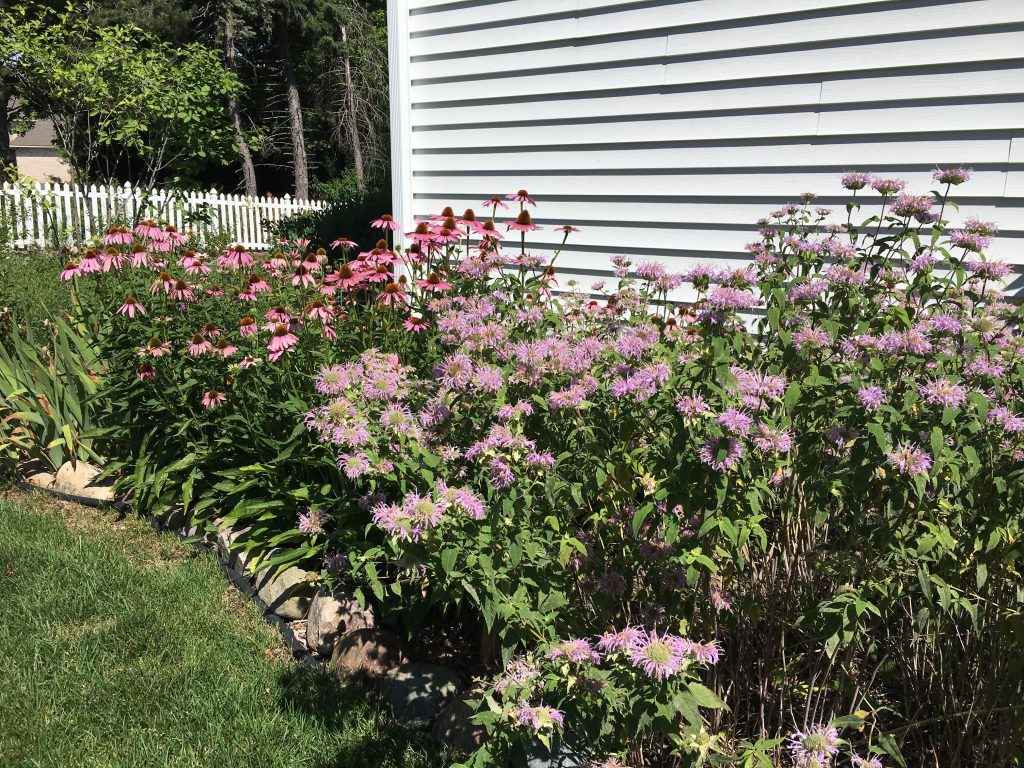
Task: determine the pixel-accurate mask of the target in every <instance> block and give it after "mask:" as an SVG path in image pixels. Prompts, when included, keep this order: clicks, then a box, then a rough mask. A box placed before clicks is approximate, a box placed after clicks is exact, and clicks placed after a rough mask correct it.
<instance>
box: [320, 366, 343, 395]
mask: <svg viewBox="0 0 1024 768" xmlns="http://www.w3.org/2000/svg"><path fill="white" fill-rule="evenodd" d="M348 384H349V373H348V370H347V369H346V367H345V366H342V365H332V366H331V367H330V368H324V369H323V370H321V371H320V373H319V375H318V376H317V377H316V391H317V392H319V393H321V394H325V395H337V394H339V393H341V392H342V391H344V389H345V388H346V387H347V386H348Z"/></svg>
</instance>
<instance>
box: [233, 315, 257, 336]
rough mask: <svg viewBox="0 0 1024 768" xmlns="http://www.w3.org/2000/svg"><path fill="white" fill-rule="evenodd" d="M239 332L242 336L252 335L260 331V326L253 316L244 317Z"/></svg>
mask: <svg viewBox="0 0 1024 768" xmlns="http://www.w3.org/2000/svg"><path fill="white" fill-rule="evenodd" d="M238 330H239V333H241V334H242V336H252V335H254V334H257V333H259V332H260V329H259V326H257V325H256V321H255V320H253V319H252V318H251V317H243V318H242V319H241V320H240V321H239V329H238Z"/></svg>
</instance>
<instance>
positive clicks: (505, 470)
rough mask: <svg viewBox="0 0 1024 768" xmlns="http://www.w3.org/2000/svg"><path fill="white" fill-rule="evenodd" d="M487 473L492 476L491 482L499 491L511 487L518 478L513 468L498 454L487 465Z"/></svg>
mask: <svg viewBox="0 0 1024 768" xmlns="http://www.w3.org/2000/svg"><path fill="white" fill-rule="evenodd" d="M487 474H488V476H489V477H490V478H491V483H493V485H494V487H495V488H497V489H498V490H499V491H503V490H505V489H507V488H511V487H512V483H514V482H515V480H516V476H515V475H514V474H513V472H512V468H511V467H510V466H509V465H508V464H507V463H506V462H504V461H503V460H502V459H499V458H498V457H497V456H495V457H494V458H492V459H491V463H490V464H489V465H488V466H487Z"/></svg>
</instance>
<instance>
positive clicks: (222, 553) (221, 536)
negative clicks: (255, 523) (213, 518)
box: [217, 526, 252, 568]
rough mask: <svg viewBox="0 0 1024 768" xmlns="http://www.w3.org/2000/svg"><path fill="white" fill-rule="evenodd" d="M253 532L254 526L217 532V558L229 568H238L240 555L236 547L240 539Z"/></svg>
mask: <svg viewBox="0 0 1024 768" xmlns="http://www.w3.org/2000/svg"><path fill="white" fill-rule="evenodd" d="M251 530H252V526H247V527H245V528H230V527H225V528H221V529H220V530H219V531H218V532H217V557H218V558H220V561H221V562H222V563H224V565H226V566H228V567H229V568H238V553H239V550H238V548H237V546H236V544H237V542H238V539H239V538H241V537H242V536H244V535H245V534H247V533H248V532H249V531H251Z"/></svg>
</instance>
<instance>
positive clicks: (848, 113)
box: [412, 103, 1024, 150]
mask: <svg viewBox="0 0 1024 768" xmlns="http://www.w3.org/2000/svg"><path fill="white" fill-rule="evenodd" d="M979 126H984V127H985V128H986V129H988V130H998V129H1015V128H1022V127H1024V103H995V104H968V105H959V104H957V105H950V106H942V107H899V108H880V109H859V110H840V111H836V112H821V113H818V112H814V111H807V112H794V113H782V114H765V115H751V116H735V117H734V116H728V117H689V118H682V119H675V120H657V119H656V120H643V121H638V122H628V121H627V122H618V121H616V122H607V123H605V122H595V123H578V124H576V125H572V124H569V123H566V124H560V125H543V126H519V127H516V128H515V129H514V130H510V129H506V128H502V127H498V128H491V127H488V126H487V124H486V123H482V124H480V126H479V127H478V126H473V127H466V128H461V127H460V128H451V129H449V130H444V131H415V130H414V131H413V135H412V146H413V149H414V150H415V149H426V148H444V147H492V146H501V145H502V144H503V142H506V141H508V140H509V139H511V138H514V139H515V141H516V142H517V143H518V144H524V145H527V146H531V145H532V146H538V145H543V144H575V145H583V144H603V143H617V142H623V143H626V142H642V141H680V140H716V139H737V138H754V137H771V136H816V135H821V136H827V135H852V134H873V133H876V132H878V131H879V130H886V129H888V130H892V131H895V132H898V133H918V132H920V133H928V132H934V131H956V130H970V129H974V128H978V127H979Z"/></svg>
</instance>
